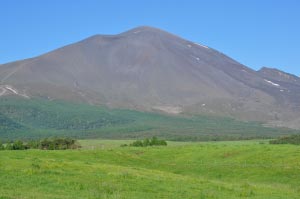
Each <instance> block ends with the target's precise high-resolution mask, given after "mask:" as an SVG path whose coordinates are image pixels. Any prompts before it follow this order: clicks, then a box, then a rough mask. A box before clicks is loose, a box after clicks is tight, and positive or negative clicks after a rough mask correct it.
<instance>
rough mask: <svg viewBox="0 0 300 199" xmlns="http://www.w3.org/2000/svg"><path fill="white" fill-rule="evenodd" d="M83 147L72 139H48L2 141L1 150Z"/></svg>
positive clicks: (0, 143)
mask: <svg viewBox="0 0 300 199" xmlns="http://www.w3.org/2000/svg"><path fill="white" fill-rule="evenodd" d="M80 147H81V146H80V145H79V144H78V142H77V141H76V140H75V139H71V138H46V139H42V140H32V141H29V142H23V141H21V140H16V141H11V142H7V143H5V144H3V143H2V142H1V141H0V150H27V149H41V150H66V149H77V148H80Z"/></svg>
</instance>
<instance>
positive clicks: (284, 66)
mask: <svg viewBox="0 0 300 199" xmlns="http://www.w3.org/2000/svg"><path fill="white" fill-rule="evenodd" d="M140 25H148V26H154V27H157V28H161V29H164V30H167V31H169V32H172V33H174V34H177V35H180V36H182V37H184V38H186V39H188V40H192V41H195V42H199V43H202V44H205V45H207V46H210V47H212V48H215V49H217V50H219V51H221V52H224V53H225V54H227V55H229V56H230V57H232V58H234V59H236V60H237V61H239V62H241V63H243V64H245V65H247V66H249V67H251V68H254V69H259V68H260V67H262V66H268V67H275V68H279V69H281V70H284V71H287V72H290V73H293V74H296V75H300V1H299V0H24V1H23V0H1V1H0V63H6V62H10V61H15V60H19V59H24V58H29V57H33V56H37V55H40V54H43V53H45V52H48V51H51V50H53V49H56V48H58V47H61V46H64V45H67V44H70V43H73V42H76V41H78V40H81V39H84V38H86V37H88V36H91V35H94V34H116V33H120V32H122V31H125V30H128V29H131V28H133V27H136V26H140Z"/></svg>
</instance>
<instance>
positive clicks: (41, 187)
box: [0, 140, 300, 199]
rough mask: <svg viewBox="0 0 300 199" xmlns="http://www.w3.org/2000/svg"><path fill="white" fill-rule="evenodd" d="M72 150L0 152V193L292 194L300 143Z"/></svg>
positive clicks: (98, 144)
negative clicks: (297, 144) (299, 144)
mask: <svg viewBox="0 0 300 199" xmlns="http://www.w3.org/2000/svg"><path fill="white" fill-rule="evenodd" d="M79 142H80V144H81V145H82V146H83V148H82V149H80V150H65V151H46V150H45V151H44V150H25V151H0V198H1V199H17V198H18V199H21V198H22V199H23V198H24V199H25V198H28V199H32V198H45V199H47V198H57V199H67V198H70V199H71V198H72V199H73V198H101V199H102V198H103V199H105V198H114V199H116V198H120V199H121V198H128V199H135V198H136V199H141V198H143V199H147V198H155V199H157V198H172V199H174V198H179V199H182V198H191V199H195V198H199V199H204V198H214V199H217V198H224V199H228V198H230V199H231V198H257V199H258V198H261V199H266V198H268V199H269V198H274V199H275V198H277V199H282V198H289V199H292V198H295V199H296V198H299V195H300V188H299V187H300V181H299V179H300V147H299V146H295V145H270V144H268V142H267V141H261V140H254V141H223V142H191V143H189V142H168V146H167V147H120V144H125V143H127V144H128V143H130V142H131V141H130V140H80V141H79Z"/></svg>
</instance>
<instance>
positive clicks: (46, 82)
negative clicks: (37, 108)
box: [0, 27, 300, 128]
mask: <svg viewBox="0 0 300 199" xmlns="http://www.w3.org/2000/svg"><path fill="white" fill-rule="evenodd" d="M6 95H18V96H20V97H22V98H24V99H25V98H26V99H28V100H30V99H31V98H34V97H42V98H45V99H49V100H51V99H63V100H67V101H68V100H70V101H80V102H86V103H90V104H103V105H107V106H109V107H121V108H130V109H138V110H144V111H162V112H167V113H170V114H179V113H188V114H212V115H221V116H230V117H234V118H238V119H241V120H255V121H262V122H264V123H266V124H269V125H278V126H289V127H293V128H300V124H299V122H298V121H299V120H300V119H299V118H300V78H299V77H297V76H295V75H291V74H288V73H285V72H283V71H279V70H277V69H271V68H262V69H261V70H260V71H254V70H252V69H250V68H248V67H246V66H244V65H242V64H240V63H238V62H237V61H235V60H233V59H231V58H229V57H228V56H226V55H224V54H222V53H221V52H218V51H217V50H214V49H212V48H209V47H207V46H204V45H201V44H197V43H194V42H191V41H187V40H185V39H182V38H180V37H178V36H176V35H173V34H170V33H168V32H165V31H162V30H160V29H156V28H152V27H138V28H135V29H132V30H129V31H127V32H124V33H121V34H118V35H95V36H92V37H89V38H87V39H85V40H82V41H80V42H78V43H74V44H71V45H68V46H65V47H62V48H59V49H57V50H54V51H52V52H49V53H46V54H43V55H41V56H38V57H35V58H31V59H27V60H21V61H17V62H12V63H8V64H3V65H0V97H1V96H2V97H3V96H6Z"/></svg>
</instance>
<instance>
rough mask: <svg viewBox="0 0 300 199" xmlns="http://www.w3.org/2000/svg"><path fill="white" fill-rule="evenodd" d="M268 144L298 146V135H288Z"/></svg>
mask: <svg viewBox="0 0 300 199" xmlns="http://www.w3.org/2000/svg"><path fill="white" fill-rule="evenodd" d="M270 144H295V145H300V135H299V134H297V135H290V136H283V137H280V138H277V139H275V140H270Z"/></svg>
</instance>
